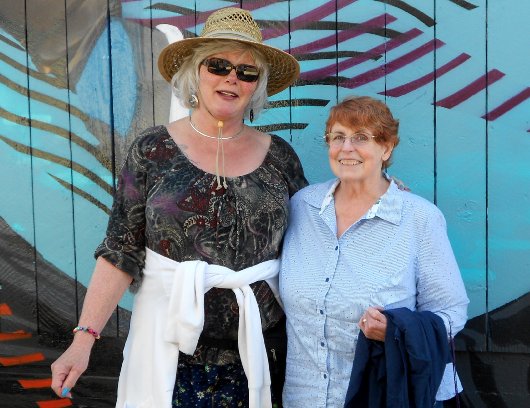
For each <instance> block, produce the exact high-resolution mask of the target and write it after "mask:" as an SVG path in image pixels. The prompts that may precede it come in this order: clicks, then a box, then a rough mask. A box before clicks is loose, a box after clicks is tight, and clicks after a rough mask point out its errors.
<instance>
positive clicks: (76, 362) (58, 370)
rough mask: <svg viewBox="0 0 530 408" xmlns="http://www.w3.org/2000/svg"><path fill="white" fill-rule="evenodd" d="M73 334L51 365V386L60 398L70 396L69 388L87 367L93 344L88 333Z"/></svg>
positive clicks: (92, 339)
mask: <svg viewBox="0 0 530 408" xmlns="http://www.w3.org/2000/svg"><path fill="white" fill-rule="evenodd" d="M75 336H76V338H75V339H74V341H73V343H72V344H71V345H70V347H68V349H66V351H65V352H64V353H63V354H62V355H61V356H60V357H59V358H58V359H57V360H55V362H54V363H53V364H52V366H51V369H52V385H51V388H52V390H53V391H54V392H55V393H56V394H57V395H58V396H59V397H62V398H64V397H68V398H72V394H71V393H70V390H71V389H72V388H73V387H74V386H75V384H76V383H77V380H78V379H79V377H80V376H81V374H83V373H84V372H85V370H86V369H87V367H88V360H89V359H90V351H91V350H92V345H93V344H94V338H91V337H92V336H91V335H90V334H88V335H87V333H84V332H82V333H79V334H76V335H75Z"/></svg>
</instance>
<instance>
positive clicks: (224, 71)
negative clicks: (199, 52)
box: [202, 58, 259, 82]
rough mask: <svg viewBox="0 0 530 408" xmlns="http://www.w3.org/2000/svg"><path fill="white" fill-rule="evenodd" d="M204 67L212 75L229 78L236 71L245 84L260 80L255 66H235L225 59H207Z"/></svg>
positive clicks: (203, 63)
mask: <svg viewBox="0 0 530 408" xmlns="http://www.w3.org/2000/svg"><path fill="white" fill-rule="evenodd" d="M202 65H204V66H206V68H207V69H208V72H209V73H210V74H214V75H219V76H227V75H228V74H230V72H232V70H233V69H235V70H236V76H237V79H239V80H241V81H244V82H256V81H257V80H258V78H259V69H258V67H255V66H254V65H246V64H239V65H234V64H232V63H231V62H230V61H228V60H225V59H223V58H206V59H205V60H204V61H203V62H202Z"/></svg>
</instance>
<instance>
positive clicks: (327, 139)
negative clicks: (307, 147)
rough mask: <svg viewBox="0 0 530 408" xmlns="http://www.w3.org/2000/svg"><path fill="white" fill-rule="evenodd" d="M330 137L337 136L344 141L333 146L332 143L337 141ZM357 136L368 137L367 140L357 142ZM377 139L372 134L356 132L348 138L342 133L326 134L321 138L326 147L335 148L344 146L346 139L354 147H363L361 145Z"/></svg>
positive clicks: (335, 138)
mask: <svg viewBox="0 0 530 408" xmlns="http://www.w3.org/2000/svg"><path fill="white" fill-rule="evenodd" d="M331 135H338V136H340V137H342V138H344V140H343V141H342V143H340V144H334V143H333V141H335V140H337V137H334V138H332V139H331ZM359 135H364V136H368V137H369V139H367V140H359V138H358V136H359ZM377 138H378V136H375V135H372V134H370V133H368V132H356V133H354V134H352V135H349V136H348V135H345V134H343V133H342V132H327V133H325V134H324V136H323V139H324V141H325V142H326V144H327V145H328V146H335V147H339V146H344V143H345V142H346V139H349V140H350V144H352V145H354V146H363V145H365V144H367V143H369V142H370V141H371V140H373V139H377ZM330 139H331V140H330Z"/></svg>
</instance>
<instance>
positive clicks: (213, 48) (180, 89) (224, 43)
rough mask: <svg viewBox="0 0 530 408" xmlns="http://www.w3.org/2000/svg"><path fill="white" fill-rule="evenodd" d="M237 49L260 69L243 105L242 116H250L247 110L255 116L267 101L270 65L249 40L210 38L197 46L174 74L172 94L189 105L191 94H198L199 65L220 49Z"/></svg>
mask: <svg viewBox="0 0 530 408" xmlns="http://www.w3.org/2000/svg"><path fill="white" fill-rule="evenodd" d="M234 51H239V52H241V54H244V53H246V52H248V53H250V54H251V55H252V58H253V59H254V63H255V65H256V67H258V69H259V72H260V74H259V78H258V81H257V82H258V84H257V86H256V90H255V91H254V94H253V95H252V98H251V100H250V103H249V104H248V106H247V107H246V109H245V113H244V117H245V118H246V119H249V116H250V110H251V109H252V110H253V112H254V118H257V117H258V115H259V114H260V112H261V111H262V110H263V109H264V108H265V106H266V104H267V80H268V77H269V66H268V64H267V61H266V59H265V57H264V56H263V55H262V54H261V52H260V51H259V50H258V49H256V48H255V47H253V46H252V45H250V44H245V43H242V42H238V41H230V40H213V41H209V42H207V43H204V44H201V45H199V46H197V47H196V48H195V49H194V50H193V53H192V54H191V55H190V56H188V57H187V58H186V60H185V61H184V62H183V63H182V65H181V67H180V69H179V70H178V71H177V72H176V73H175V75H173V78H172V80H171V86H172V88H173V92H174V93H175V95H176V96H177V97H178V98H179V99H180V100H181V102H182V104H183V105H184V106H185V107H186V108H188V109H192V108H193V106H191V104H190V98H191V96H192V95H196V94H197V90H198V89H199V68H200V64H201V63H202V61H204V60H205V59H206V58H208V57H209V56H211V55H213V54H217V53H221V52H234ZM199 103H200V101H199Z"/></svg>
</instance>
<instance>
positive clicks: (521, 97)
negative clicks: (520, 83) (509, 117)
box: [482, 88, 530, 120]
mask: <svg viewBox="0 0 530 408" xmlns="http://www.w3.org/2000/svg"><path fill="white" fill-rule="evenodd" d="M528 98H530V88H526V89H524V90H522V91H521V92H519V93H518V94H517V95H515V96H512V97H511V98H510V99H508V100H507V101H506V102H504V103H502V104H501V105H499V106H497V107H496V108H495V109H493V110H492V111H490V112H489V113H488V114H486V115H484V116H482V118H483V119H486V120H495V119H498V118H499V117H501V116H502V115H504V114H505V113H506V112H508V111H510V110H511V109H513V108H515V107H516V106H517V105H519V104H521V103H523V102H524V101H526V100H527V99H528Z"/></svg>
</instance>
